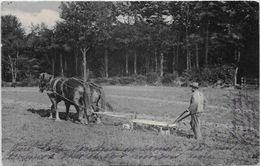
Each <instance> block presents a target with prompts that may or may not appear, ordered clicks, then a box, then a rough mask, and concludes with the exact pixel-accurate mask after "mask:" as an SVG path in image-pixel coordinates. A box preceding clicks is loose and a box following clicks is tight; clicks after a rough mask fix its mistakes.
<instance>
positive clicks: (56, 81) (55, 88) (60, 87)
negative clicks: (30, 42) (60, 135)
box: [39, 73, 94, 124]
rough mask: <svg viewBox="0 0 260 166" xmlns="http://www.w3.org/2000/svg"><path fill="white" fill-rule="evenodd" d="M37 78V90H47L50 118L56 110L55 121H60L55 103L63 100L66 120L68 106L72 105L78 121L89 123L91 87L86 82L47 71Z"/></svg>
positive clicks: (91, 109) (91, 112) (91, 110)
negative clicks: (57, 75)
mask: <svg viewBox="0 0 260 166" xmlns="http://www.w3.org/2000/svg"><path fill="white" fill-rule="evenodd" d="M39 80H40V81H39V91H40V92H41V93H43V92H44V91H47V95H48V97H49V99H50V101H51V103H52V106H51V113H50V116H49V118H50V119H53V116H52V113H54V112H56V121H60V117H59V111H58V110H57V105H58V103H59V102H60V101H64V103H65V106H66V117H65V119H66V120H68V115H69V108H70V106H71V105H74V107H75V108H76V110H77V115H78V120H79V121H80V123H82V124H88V123H89V117H90V116H91V115H92V114H93V112H94V111H93V108H92V107H91V92H90V89H91V88H90V86H89V84H88V83H85V82H82V81H79V80H78V79H75V78H64V77H54V76H53V75H50V74H48V73H41V74H40V77H39ZM84 118H85V119H84Z"/></svg>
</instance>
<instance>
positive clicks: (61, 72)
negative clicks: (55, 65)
mask: <svg viewBox="0 0 260 166" xmlns="http://www.w3.org/2000/svg"><path fill="white" fill-rule="evenodd" d="M60 75H61V76H62V77H64V70H63V62H62V55H61V54H60Z"/></svg>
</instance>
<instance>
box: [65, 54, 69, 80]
mask: <svg viewBox="0 0 260 166" xmlns="http://www.w3.org/2000/svg"><path fill="white" fill-rule="evenodd" d="M64 71H65V76H69V71H68V60H67V58H66V57H64Z"/></svg>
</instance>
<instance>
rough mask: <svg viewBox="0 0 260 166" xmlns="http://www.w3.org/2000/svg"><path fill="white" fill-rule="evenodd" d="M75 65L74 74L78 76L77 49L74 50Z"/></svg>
mask: <svg viewBox="0 0 260 166" xmlns="http://www.w3.org/2000/svg"><path fill="white" fill-rule="evenodd" d="M75 65H76V76H78V74H79V71H78V51H76V55H75Z"/></svg>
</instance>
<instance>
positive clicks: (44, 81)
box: [39, 73, 53, 93]
mask: <svg viewBox="0 0 260 166" xmlns="http://www.w3.org/2000/svg"><path fill="white" fill-rule="evenodd" d="M52 78H53V75H50V74H48V73H41V74H40V77H39V90H40V92H41V93H42V92H43V91H44V90H45V89H46V88H47V85H48V83H49V82H50V80H51V79H52Z"/></svg>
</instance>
